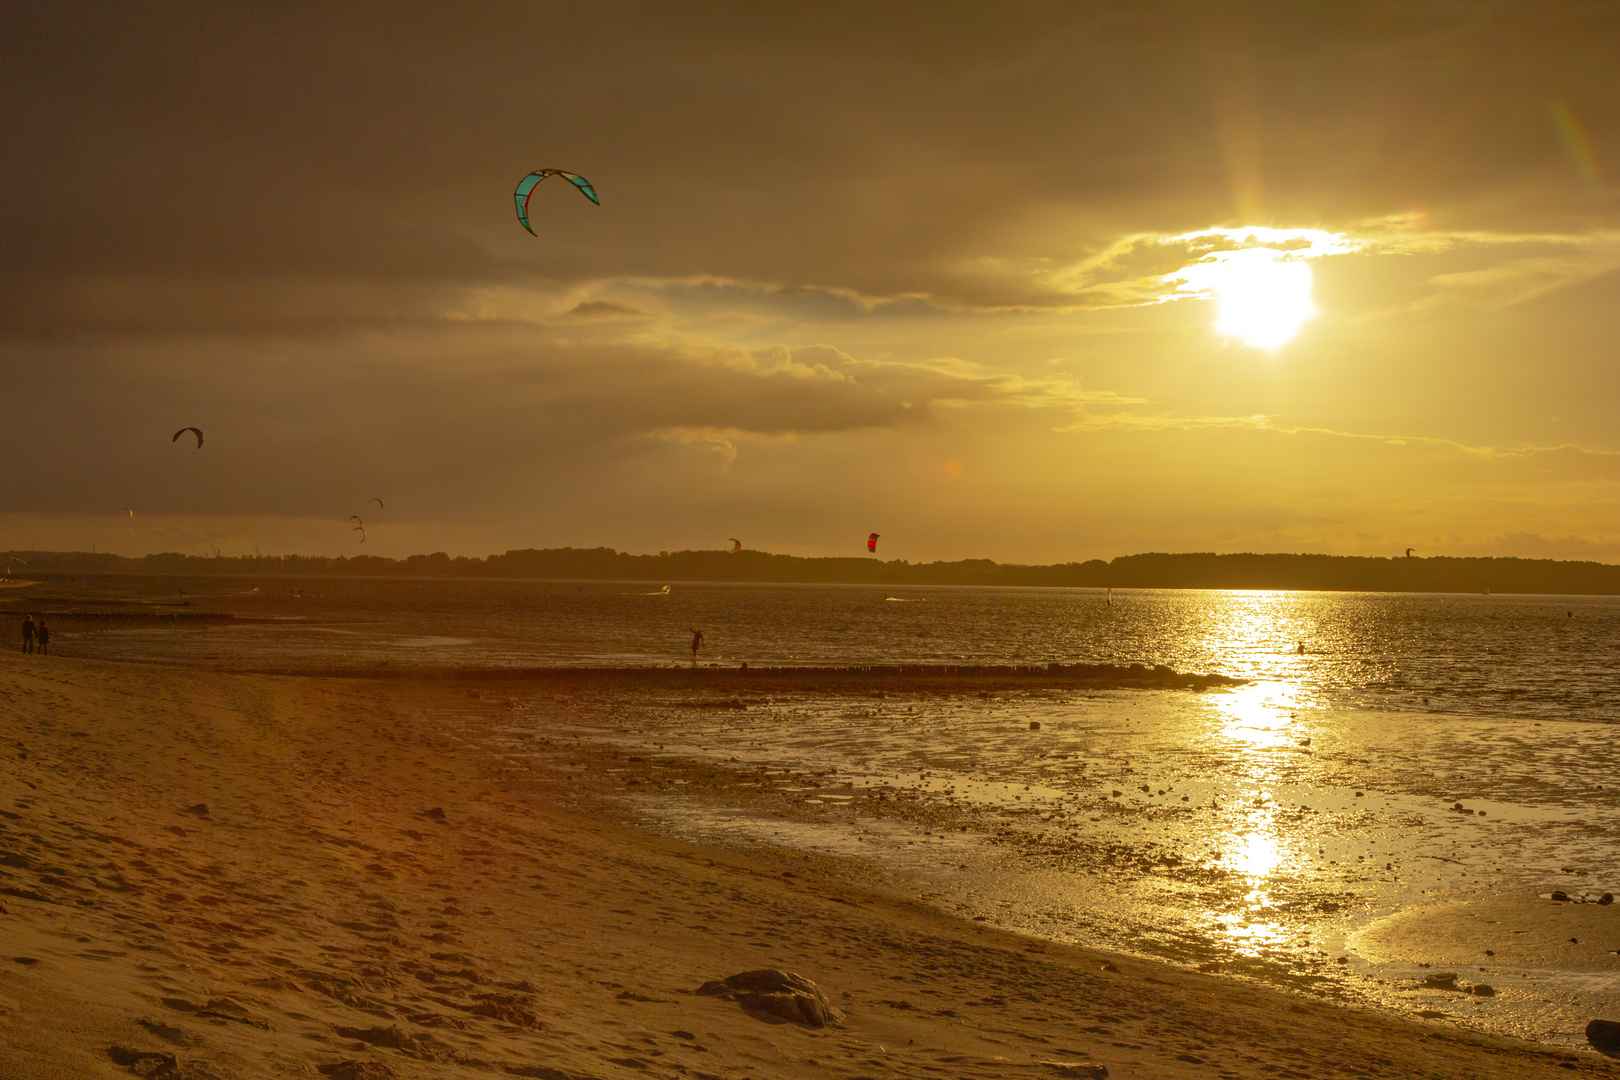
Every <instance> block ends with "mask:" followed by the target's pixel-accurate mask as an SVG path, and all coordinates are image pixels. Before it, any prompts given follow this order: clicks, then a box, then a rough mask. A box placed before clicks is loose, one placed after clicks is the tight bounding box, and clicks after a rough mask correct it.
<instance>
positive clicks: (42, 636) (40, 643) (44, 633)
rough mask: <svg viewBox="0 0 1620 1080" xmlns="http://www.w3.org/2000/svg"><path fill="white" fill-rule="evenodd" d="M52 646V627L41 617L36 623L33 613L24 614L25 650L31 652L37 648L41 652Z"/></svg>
mask: <svg viewBox="0 0 1620 1080" xmlns="http://www.w3.org/2000/svg"><path fill="white" fill-rule="evenodd" d="M50 647H51V628H50V627H48V626H46V625H45V620H44V619H41V620H39V622H38V623H37V624H36V623H35V622H34V617H33V616H32V615H24V616H23V652H25V653H31V652H33V651H34V650H35V649H36V648H37V649H38V650H39V651H40V652H41V653H44V652H48V651H49V650H50Z"/></svg>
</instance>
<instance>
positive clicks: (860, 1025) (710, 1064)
mask: <svg viewBox="0 0 1620 1080" xmlns="http://www.w3.org/2000/svg"><path fill="white" fill-rule="evenodd" d="M467 692H468V691H467V688H466V687H465V686H462V685H456V684H438V683H431V682H413V681H387V682H382V681H368V680H359V679H350V680H329V679H316V678H291V677H273V676H264V675H241V674H227V673H215V672H198V671H190V670H185V669H180V668H169V667H157V666H141V665H118V664H107V663H100V662H95V661H85V660H71V659H62V658H55V657H48V658H37V657H24V656H21V655H20V654H19V655H10V656H6V657H5V658H4V659H0V722H3V724H4V731H5V733H6V735H5V743H4V744H3V745H0V762H3V764H0V875H3V876H0V906H3V908H4V914H0V1066H3V1067H4V1068H3V1071H4V1074H5V1075H6V1076H7V1077H10V1078H16V1080H24V1078H35V1077H41V1078H43V1077H93V1076H109V1077H111V1076H128V1075H131V1074H132V1073H133V1074H138V1075H170V1076H180V1077H188V1078H189V1077H196V1078H204V1077H222V1078H223V1077H259V1076H265V1077H270V1076H309V1075H323V1074H324V1075H330V1076H339V1077H387V1076H398V1077H440V1076H446V1077H447V1076H501V1075H518V1076H535V1077H546V1078H549V1080H564V1078H569V1077H599V1078H604V1080H606V1078H611V1077H629V1076H637V1077H646V1076H677V1075H679V1076H690V1077H697V1078H699V1080H707V1078H712V1077H725V1078H728V1080H729V1078H739V1080H740V1078H742V1077H777V1076H781V1077H787V1076H794V1077H799V1076H811V1077H814V1076H828V1077H855V1076H901V1077H903V1076H916V1077H948V1076H974V1077H999V1076H1006V1077H1014V1076H1016V1077H1037V1076H1065V1075H1066V1076H1087V1075H1101V1074H1100V1073H1099V1072H1098V1071H1097V1069H1096V1066H1101V1067H1104V1068H1106V1069H1107V1070H1108V1073H1107V1074H1108V1075H1109V1076H1114V1077H1120V1076H1126V1077H1129V1076H1138V1077H1170V1078H1176V1077H1206V1076H1222V1077H1249V1076H1254V1077H1262V1076H1311V1077H1317V1076H1325V1075H1329V1074H1338V1073H1342V1074H1349V1075H1356V1076H1369V1077H1379V1076H1390V1077H1396V1076H1399V1077H1403V1078H1404V1077H1410V1076H1432V1077H1459V1078H1460V1077H1497V1076H1500V1077H1509V1076H1511V1077H1527V1076H1529V1077H1533V1076H1553V1075H1557V1076H1567V1075H1571V1074H1574V1075H1604V1076H1608V1075H1615V1074H1616V1073H1617V1072H1620V1069H1617V1068H1616V1066H1615V1063H1612V1062H1611V1061H1610V1060H1609V1059H1606V1058H1602V1057H1599V1056H1597V1055H1596V1054H1592V1053H1570V1052H1565V1051H1555V1050H1548V1049H1546V1048H1542V1047H1537V1046H1532V1045H1529V1044H1525V1043H1518V1042H1514V1041H1511V1040H1507V1039H1498V1038H1491V1037H1487V1036H1481V1035H1476V1034H1469V1033H1463V1032H1458V1031H1456V1030H1454V1029H1448V1028H1446V1027H1443V1026H1440V1025H1431V1024H1424V1023H1421V1022H1409V1021H1403V1020H1400V1019H1396V1018H1391V1017H1389V1016H1387V1015H1383V1014H1378V1013H1371V1012H1360V1011H1352V1010H1347V1009H1340V1008H1336V1007H1334V1006H1332V1005H1329V1004H1325V1003H1319V1002H1315V1001H1310V1000H1306V999H1302V998H1299V997H1296V996H1292V995H1286V994H1282V993H1278V992H1273V991H1269V990H1266V989H1263V988H1257V987H1254V986H1250V985H1247V984H1243V983H1239V982H1234V981H1231V980H1223V979H1220V978H1216V977H1211V976H1204V975H1199V974H1196V973H1189V972H1185V971H1181V970H1178V969H1174V968H1171V967H1168V966H1162V965H1155V964H1151V963H1148V962H1143V961H1138V960H1129V959H1124V958H1119V957H1111V956H1109V955H1107V954H1104V953H1100V952H1095V951H1086V950H1081V949H1075V948H1069V947H1065V946H1060V945H1053V944H1047V943H1042V942H1037V941H1033V940H1030V939H1026V938H1020V937H1018V936H1015V935H1012V934H1008V933H1004V932H1002V931H999V930H997V929H994V928H992V927H989V926H986V925H984V924H982V923H976V922H973V921H960V920H956V919H952V918H950V917H947V916H945V915H942V914H940V913H938V912H935V911H933V910H931V909H929V908H926V907H924V906H922V905H920V904H917V903H915V902H913V901H910V900H908V899H906V898H904V897H901V896H899V895H896V894H895V893H893V892H891V891H888V890H886V889H885V888H884V884H883V882H882V881H881V880H880V879H879V878H876V877H874V876H873V875H872V874H871V873H870V872H869V870H868V869H867V867H866V866H865V864H863V863H862V862H860V861H858V860H853V859H838V858H831V857H819V856H815V855H811V854H806V853H802V852H800V853H795V852H788V851H774V852H773V851H771V850H769V849H766V848H758V847H756V848H754V849H753V850H751V851H750V852H749V853H747V854H740V853H738V852H737V851H734V850H730V849H727V848H723V847H704V846H700V845H696V844H692V843H687V842H681V841H677V840H673V839H667V838H663V837H659V836H655V835H650V834H647V833H645V832H640V831H637V830H635V829H632V828H629V827H627V825H626V824H624V823H623V822H622V821H618V820H615V819H614V818H613V817H612V816H611V814H610V813H609V812H608V809H607V807H608V804H607V803H604V802H602V801H601V800H599V799H597V798H595V797H594V796H593V793H592V791H593V789H592V784H591V783H590V782H589V780H588V778H589V777H590V776H591V775H592V774H593V772H595V771H599V770H598V766H593V764H592V763H591V762H590V761H589V760H584V761H581V762H580V766H581V771H580V773H579V774H578V777H577V778H576V779H577V780H578V782H575V781H571V780H570V778H569V777H568V776H567V775H566V774H565V773H545V774H528V775H524V776H522V777H515V776H513V775H511V774H509V773H507V772H505V771H503V769H502V767H501V763H500V761H499V760H498V759H496V758H494V757H492V756H491V755H488V754H486V753H484V752H482V751H480V750H478V749H477V748H475V747H474V746H472V745H470V744H469V743H467V742H465V741H463V740H461V739H459V738H458V737H456V736H455V735H454V734H452V733H450V732H448V731H446V730H445V729H444V728H443V727H442V725H440V724H437V723H435V722H434V721H433V719H432V718H433V717H434V716H435V715H437V714H440V713H442V712H443V711H444V710H445V709H447V708H448V707H449V706H450V704H451V700H452V699H453V698H455V697H457V696H459V697H461V698H463V699H465V697H466V694H467ZM599 765H601V766H605V765H606V762H605V761H604V762H602V763H599ZM1608 910H1610V909H1604V911H1608ZM1510 929H1511V928H1510ZM1575 936H1579V935H1578V933H1577V934H1576V935H1575ZM762 967H780V968H785V969H788V970H791V971H795V972H798V973H800V974H802V975H803V976H805V977H807V978H809V979H812V980H814V981H815V982H816V983H818V984H819V985H820V986H821V987H822V989H823V990H824V991H825V992H826V994H827V996H828V998H829V999H830V1000H831V1002H832V1003H833V1004H834V1005H835V1006H837V1007H838V1008H839V1009H841V1010H842V1011H843V1012H844V1013H845V1014H846V1018H845V1021H844V1024H843V1025H842V1026H840V1027H832V1028H825V1029H819V1030H818V1029H811V1028H806V1027H802V1026H799V1025H794V1024H786V1023H780V1022H775V1023H773V1022H769V1020H768V1019H761V1018H759V1017H757V1016H756V1015H754V1014H751V1013H748V1012H745V1011H744V1010H743V1009H742V1008H740V1007H739V1006H738V1005H737V1004H735V1003H732V1002H728V1001H724V1000H721V999H718V998H714V997H701V996H696V995H694V994H693V991H694V990H695V989H696V988H697V987H698V986H699V985H701V984H702V983H703V982H705V981H707V980H710V979H715V978H722V977H724V976H726V975H730V974H733V973H735V972H740V971H744V970H748V969H753V968H762ZM166 1055H172V1059H173V1064H172V1065H171V1064H170V1058H169V1057H168V1056H166ZM317 1070H318V1071H317Z"/></svg>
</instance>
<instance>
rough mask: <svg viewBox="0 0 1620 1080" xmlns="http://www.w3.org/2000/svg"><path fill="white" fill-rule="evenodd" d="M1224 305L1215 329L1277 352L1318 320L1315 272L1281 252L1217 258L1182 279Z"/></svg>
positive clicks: (1221, 254) (1218, 254)
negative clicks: (1313, 287)
mask: <svg viewBox="0 0 1620 1080" xmlns="http://www.w3.org/2000/svg"><path fill="white" fill-rule="evenodd" d="M1180 276H1182V277H1184V278H1185V279H1186V281H1187V284H1189V285H1192V286H1193V287H1194V288H1196V289H1197V290H1198V291H1199V292H1202V293H1205V294H1213V295H1214V297H1215V299H1216V301H1217V302H1218V303H1219V305H1220V314H1219V316H1218V317H1217V318H1216V320H1215V329H1216V330H1218V331H1220V332H1221V333H1223V334H1225V335H1226V336H1228V337H1233V338H1237V339H1238V340H1239V341H1241V342H1243V344H1245V345H1249V346H1252V347H1254V348H1256V349H1267V350H1272V349H1277V348H1280V347H1281V346H1283V345H1285V344H1287V343H1288V342H1289V341H1291V340H1292V339H1293V337H1294V335H1295V334H1297V333H1299V328H1300V327H1301V326H1303V325H1305V322H1306V320H1308V319H1310V318H1312V317H1313V316H1315V315H1316V303H1315V302H1314V301H1313V300H1312V299H1311V267H1310V264H1309V263H1307V262H1306V261H1305V260H1304V259H1303V258H1300V257H1299V256H1297V255H1295V254H1293V253H1291V252H1286V251H1278V250H1277V249H1276V248H1267V247H1252V248H1243V249H1241V250H1238V251H1221V252H1216V253H1214V254H1212V255H1210V256H1208V257H1207V258H1205V259H1204V260H1202V261H1201V262H1197V263H1194V264H1193V265H1192V266H1189V267H1186V268H1185V269H1184V270H1183V271H1182V272H1181V275H1180Z"/></svg>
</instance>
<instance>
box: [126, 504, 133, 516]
mask: <svg viewBox="0 0 1620 1080" xmlns="http://www.w3.org/2000/svg"><path fill="white" fill-rule="evenodd" d="M124 513H126V514H128V515H129V516H130V517H134V516H135V511H133V510H131V509H130V508H129V507H127V506H126V507H124Z"/></svg>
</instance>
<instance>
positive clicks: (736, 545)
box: [731, 536, 742, 555]
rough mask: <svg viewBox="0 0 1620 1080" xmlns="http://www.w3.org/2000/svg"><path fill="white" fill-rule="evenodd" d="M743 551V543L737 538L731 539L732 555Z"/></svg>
mask: <svg viewBox="0 0 1620 1080" xmlns="http://www.w3.org/2000/svg"><path fill="white" fill-rule="evenodd" d="M741 550H742V541H741V540H739V539H737V538H736V537H735V536H733V537H732V538H731V554H733V555H735V554H737V552H739V551H741Z"/></svg>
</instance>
